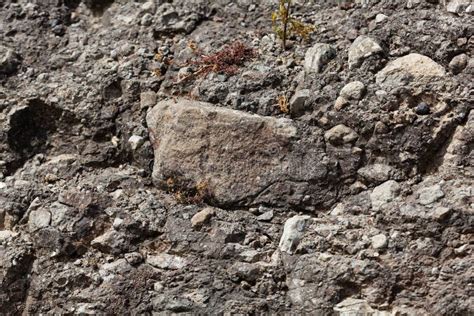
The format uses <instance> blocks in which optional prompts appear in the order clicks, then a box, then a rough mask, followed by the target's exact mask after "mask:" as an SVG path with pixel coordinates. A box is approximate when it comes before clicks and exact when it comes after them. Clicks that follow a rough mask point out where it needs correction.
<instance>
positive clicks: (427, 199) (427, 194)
mask: <svg viewBox="0 0 474 316" xmlns="http://www.w3.org/2000/svg"><path fill="white" fill-rule="evenodd" d="M418 194H419V197H418V201H419V202H420V204H422V205H430V204H433V203H434V202H436V201H438V200H439V199H441V198H442V197H444V192H443V190H441V186H440V185H439V184H435V185H433V186H430V187H424V188H422V189H420V190H418Z"/></svg>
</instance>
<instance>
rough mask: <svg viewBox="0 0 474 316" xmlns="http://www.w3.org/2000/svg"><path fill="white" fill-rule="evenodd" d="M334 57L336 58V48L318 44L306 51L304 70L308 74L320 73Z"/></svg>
mask: <svg viewBox="0 0 474 316" xmlns="http://www.w3.org/2000/svg"><path fill="white" fill-rule="evenodd" d="M334 57H336V50H335V49H334V47H332V46H331V45H329V44H323V43H317V44H315V45H314V46H313V47H311V48H310V49H308V50H307V51H306V54H305V58H304V69H305V71H306V72H307V73H311V72H316V73H320V72H321V71H322V70H323V68H324V66H325V65H326V64H327V63H329V61H330V60H331V59H333V58H334Z"/></svg>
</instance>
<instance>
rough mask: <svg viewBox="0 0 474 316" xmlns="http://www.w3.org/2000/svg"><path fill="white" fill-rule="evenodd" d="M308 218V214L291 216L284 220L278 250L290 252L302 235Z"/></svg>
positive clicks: (293, 249)
mask: <svg viewBox="0 0 474 316" xmlns="http://www.w3.org/2000/svg"><path fill="white" fill-rule="evenodd" d="M309 219H310V217H309V216H307V215H304V216H300V215H297V216H293V217H292V218H290V219H288V220H287V221H286V222H285V227H284V229H283V235H282V236H281V239H280V245H279V247H280V250H281V251H282V252H287V253H289V254H292V253H293V252H294V251H295V249H296V246H297V245H298V243H299V241H300V239H301V237H302V236H303V233H304V230H305V227H306V222H307V221H308V220H309Z"/></svg>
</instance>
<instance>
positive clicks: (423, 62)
mask: <svg viewBox="0 0 474 316" xmlns="http://www.w3.org/2000/svg"><path fill="white" fill-rule="evenodd" d="M445 76H446V72H445V70H444V68H443V66H441V65H440V64H438V63H436V62H435V61H434V60H432V59H431V58H429V57H426V56H423V55H420V54H415V53H412V54H408V55H406V56H403V57H400V58H397V59H395V60H393V61H391V62H389V63H388V64H387V66H385V68H383V69H382V70H380V71H379V72H378V73H377V75H376V77H375V79H376V82H377V83H378V84H379V85H380V86H382V87H383V88H388V89H393V88H399V87H404V86H406V85H407V84H409V83H413V84H417V85H422V84H429V83H431V82H432V81H435V80H436V79H439V78H443V77H445Z"/></svg>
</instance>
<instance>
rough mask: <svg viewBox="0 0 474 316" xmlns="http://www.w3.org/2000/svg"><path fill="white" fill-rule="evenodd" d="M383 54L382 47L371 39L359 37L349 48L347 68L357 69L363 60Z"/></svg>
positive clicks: (363, 36)
mask: <svg viewBox="0 0 474 316" xmlns="http://www.w3.org/2000/svg"><path fill="white" fill-rule="evenodd" d="M381 52H383V49H382V47H381V46H380V45H379V43H377V41H375V40H374V39H373V38H371V37H369V36H366V35H361V36H359V37H358V38H356V39H355V41H354V42H353V43H352V45H351V47H349V67H350V68H356V67H359V66H360V65H361V64H362V62H363V61H364V59H365V58H367V57H370V56H372V55H375V54H378V53H381Z"/></svg>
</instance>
